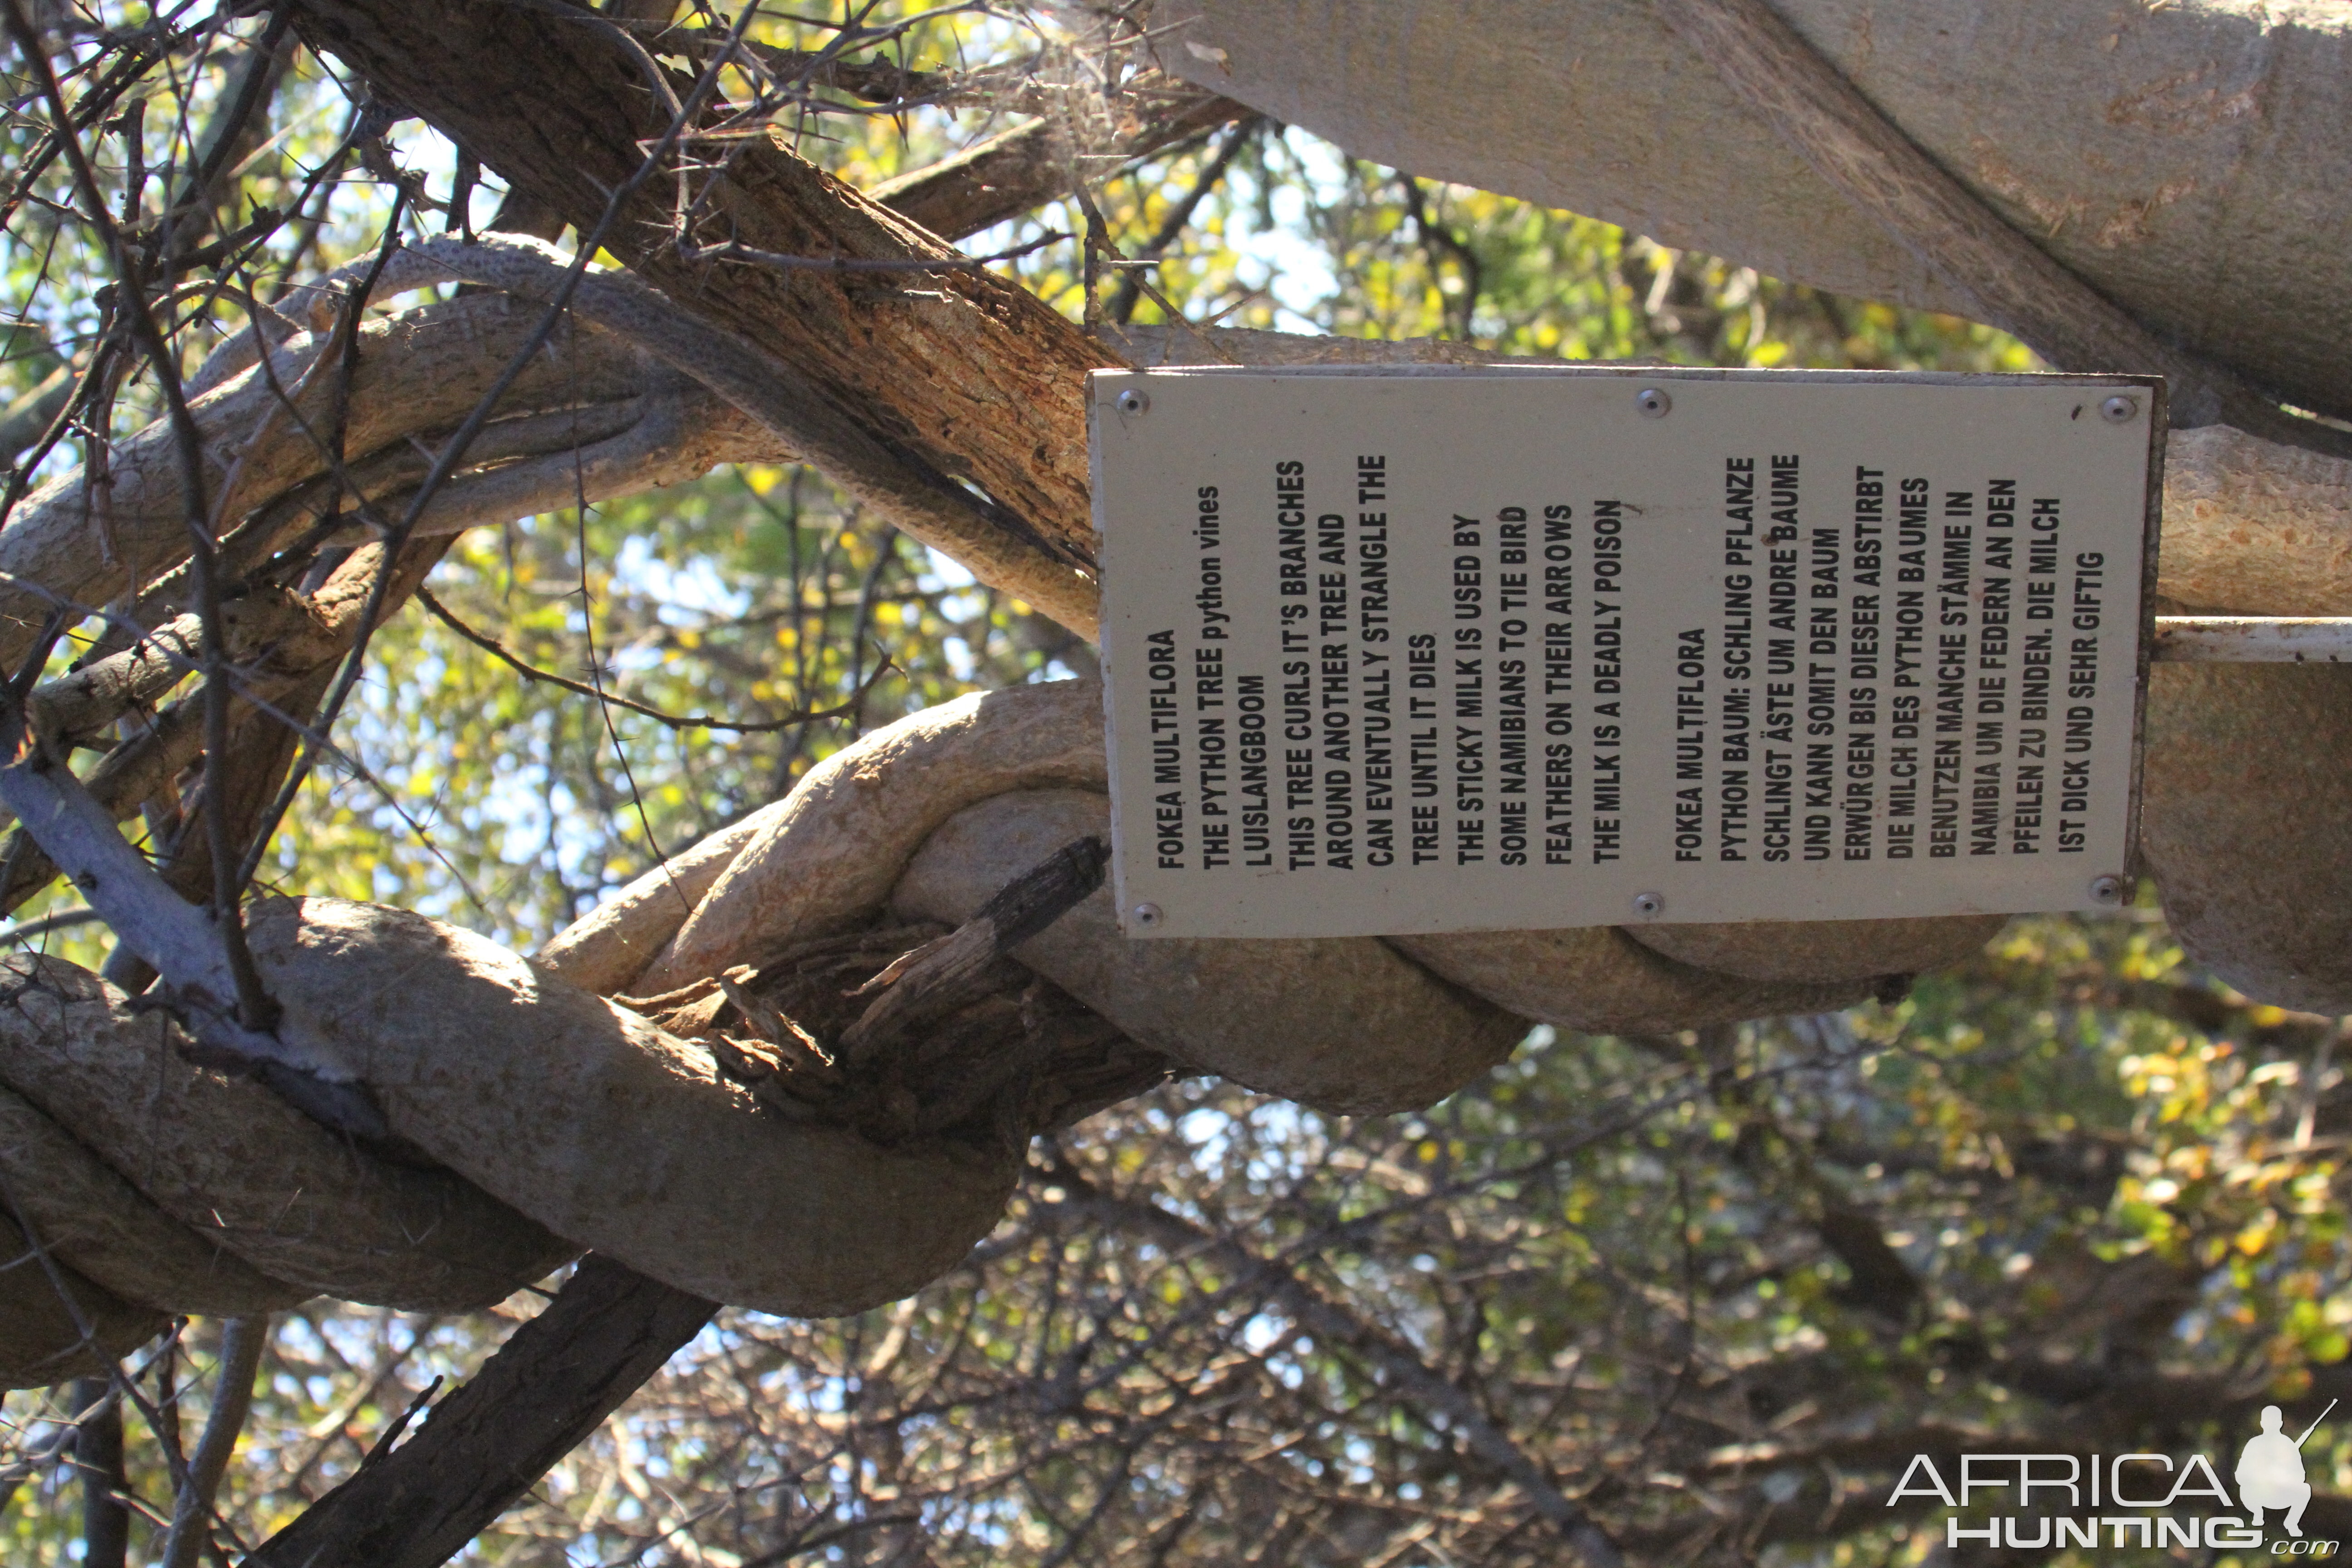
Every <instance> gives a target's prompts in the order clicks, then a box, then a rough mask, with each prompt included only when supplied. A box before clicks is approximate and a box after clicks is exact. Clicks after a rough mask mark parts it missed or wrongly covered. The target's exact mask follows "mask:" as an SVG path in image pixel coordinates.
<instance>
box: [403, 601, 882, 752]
mask: <svg viewBox="0 0 2352 1568" xmlns="http://www.w3.org/2000/svg"><path fill="white" fill-rule="evenodd" d="M416 597H417V598H418V600H420V601H421V602H422V603H423V604H424V605H425V608H426V609H428V610H430V611H432V612H433V613H434V614H435V615H436V616H439V617H440V619H441V623H442V625H444V626H447V627H448V628H449V629H450V630H451V631H453V632H456V633H457V635H458V636H459V637H464V638H465V639H466V640H467V642H469V643H472V644H473V645H474V646H475V647H478V648H480V649H481V650H482V651H483V652H484V653H487V654H488V655H489V656H490V657H491V658H495V659H497V660H499V662H500V663H501V664H504V665H506V666H507V667H508V668H510V669H512V670H513V671H514V672H515V673H516V674H518V675H520V676H521V677H523V678H524V679H527V680H536V681H541V682H544V683H545V684H547V685H549V686H554V687H559V688H561V689H563V690H565V691H570V692H572V693H575V694H576V695H578V696H582V697H593V698H594V699H595V700H597V701H599V702H609V703H611V704H612V705H613V706H614V707H615V708H620V709H625V710H627V711H629V712H631V713H637V714H642V715H643V716H644V717H646V718H647V719H651V720H652V721H654V722H656V723H657V724H667V725H668V726H669V727H670V728H671V729H673V730H727V731H732V732H734V733H736V734H741V735H766V734H772V733H773V732H775V731H778V730H789V729H791V728H793V726H794V725H796V724H814V723H815V722H817V721H819V720H822V719H839V718H842V717H844V716H845V715H847V714H850V713H854V712H856V710H857V705H858V703H859V701H860V700H862V699H863V698H864V697H865V695H866V689H867V688H869V687H871V686H872V685H873V684H874V683H875V682H876V681H877V680H879V679H882V678H883V676H885V675H887V674H888V673H889V672H890V671H891V670H893V669H896V668H898V666H897V665H896V664H894V663H892V662H891V659H890V655H889V653H888V651H887V649H885V650H881V651H882V663H881V665H880V667H879V668H877V669H876V670H875V671H874V673H873V674H872V675H870V676H868V677H866V679H865V680H863V681H862V682H860V683H859V685H858V688H857V690H856V693H855V694H853V695H852V696H851V697H850V698H849V699H848V700H846V701H844V702H840V703H837V704H835V706H834V707H831V708H813V709H804V710H802V711H800V712H797V713H787V714H786V715H784V717H782V718H781V719H761V720H753V721H746V720H741V719H719V718H714V717H712V716H711V715H709V714H708V713H666V712H664V711H662V710H660V709H658V708H654V707H649V706H647V705H646V703H643V702H637V701H634V700H631V699H629V698H626V697H623V696H621V695H619V694H618V693H616V692H613V691H608V690H606V689H604V688H603V687H601V686H592V685H589V684H588V683H587V682H585V681H580V680H574V679H572V678H571V677H569V676H563V675H558V674H556V673H555V672H554V671H553V670H551V669H541V668H539V667H538V666H537V665H534V664H530V663H529V662H527V661H525V660H524V659H523V658H520V656H519V655H517V654H516V653H515V652H514V651H513V650H512V649H510V648H509V647H507V646H506V644H504V643H502V642H500V641H499V640H498V639H497V638H496V637H491V636H489V635H488V633H486V632H478V631H476V630H475V629H474V628H473V627H472V626H467V624H466V623H465V622H464V621H463V620H461V619H459V618H458V616H457V613H456V612H455V611H453V610H451V609H450V608H449V606H448V605H445V604H443V603H442V602H441V601H440V600H439V599H436V598H435V597H434V596H433V594H432V591H431V590H429V589H425V588H419V589H417V590H416Z"/></svg>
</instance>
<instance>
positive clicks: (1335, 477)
mask: <svg viewBox="0 0 2352 1568" xmlns="http://www.w3.org/2000/svg"><path fill="white" fill-rule="evenodd" d="M1091 405H1092V414H1093V441H1094V460H1095V486H1094V493H1095V507H1096V525H1097V528H1098V530H1099V531H1100V532H1101V541H1100V544H1101V550H1102V562H1103V568H1104V570H1103V583H1104V587H1105V603H1104V617H1103V651H1104V658H1105V663H1106V665H1107V668H1108V706H1109V721H1110V762H1111V784H1112V796H1113V803H1114V821H1115V828H1114V836H1113V841H1114V865H1113V877H1114V879H1115V888H1116V891H1117V896H1118V902H1119V908H1120V910H1121V918H1122V920H1123V921H1124V923H1125V925H1126V929H1127V930H1128V931H1129V932H1130V933H1131V934H1134V935H1139V936H1141V935H1164V936H1184V937H1202V936H1253V937H1264V936H1339V935H1369V934H1381V933H1403V932H1417V931H1477V930H1508V929H1517V928H1543V927H1560V926H1587V925H1622V924H1630V923H1638V922H1641V921H1780V920H1847V919H1868V918H1881V917H1886V916H1897V915H1934V914H1956V913H1964V912H1970V911H1982V912H1993V911H2024V910H2069V909H2087V908H2093V907H2095V906H2098V905H2100V904H2107V903H2113V902H2115V901H2116V900H2117V899H2118V898H2120V897H2122V896H2124V895H2125V894H2126V892H2127V889H2128V886H2129V884H2128V880H2127V879H2128V877H2129V875H2130V868H2131V863H2132V850H2133V837H2134V829H2135V798H2136V785H2137V758H2138V750H2137V743H2138V718H2139V700H2140V691H2141V688H2142V685H2143V677H2144V672H2145V665H2144V662H2143V654H2142V648H2143V643H2144V638H2143V635H2142V633H2143V627H2144V624H2145V622H2146V617H2147V614H2148V608H2147V600H2148V593H2147V582H2146V580H2145V574H2146V572H2147V565H2148V563H2152V562H2153V560H2154V551H2153V547H2152V540H2151V537H2150V535H2151V531H2152V530H2151V511H2150V497H2149V489H2148V485H2149V474H2150V466H2151V461H2152V453H2153V452H2154V451H2156V450H2157V448H2156V446H2155V441H2154V432H2155V431H2156V430H2157V429H2158V427H2159V423H2160V421H2161V418H2162V412H2163V411H2162V395H2161V388H2160V386H2158V384H2154V383H2151V382H2147V381H2144V380H2133V379H2130V378H2092V377H2080V376H2056V375H2049V376H1960V375H1927V374H1916V375H1915V374H1868V373H1837V372H1771V371H1754V372H1722V371H1667V370H1632V371H1628V370H1622V369H1618V368H1613V367H1612V368H1605V369H1604V368H1597V367H1596V368H1577V367H1562V368H1559V369H1552V368H1549V367H1546V368H1540V369H1504V368H1494V369H1472V370H1452V369H1444V370H1427V371H1423V370H1418V369H1415V370H1410V371H1404V372H1399V371H1397V370H1394V369H1388V368H1383V369H1381V370H1379V371H1364V370H1352V371H1299V370H1291V371H1255V370H1242V369H1230V370H1229V369H1211V370H1175V371H1154V372H1134V373H1127V372H1118V373H1113V372H1102V373H1098V374H1097V375H1096V376H1095V377H1094V379H1093V388H1092V397H1091Z"/></svg>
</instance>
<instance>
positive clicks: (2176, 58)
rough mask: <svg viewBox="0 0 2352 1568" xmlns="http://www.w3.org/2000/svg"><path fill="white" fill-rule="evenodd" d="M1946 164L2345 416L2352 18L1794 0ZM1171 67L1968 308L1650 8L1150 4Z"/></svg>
mask: <svg viewBox="0 0 2352 1568" xmlns="http://www.w3.org/2000/svg"><path fill="white" fill-rule="evenodd" d="M1775 9H1777V10H1778V11H1779V12H1780V15H1781V16H1783V17H1785V18H1786V19H1787V20H1788V21H1789V22H1790V24H1791V25H1793V26H1795V28H1796V29H1797V30H1798V32H1800V33H1801V34H1802V35H1803V36H1804V37H1805V38H1806V39H1807V40H1808V41H1809V42H1810V43H1811V44H1812V46H1813V47H1815V48H1816V49H1818V50H1819V51H1821V52H1822V54H1823V55H1824V56H1826V57H1827V58H1829V59H1830V60H1831V61H1832V63H1833V64H1835V65H1836V66H1837V67H1838V68H1840V69H1841V70H1843V72H1844V73H1845V74H1846V75H1847V76H1848V77H1849V78H1850V79H1852V80H1853V83H1854V85H1855V86H1856V87H1857V88H1859V89H1861V91H1862V93H1863V94H1864V96H1865V97H1866V98H1868V99H1869V100H1871V101H1872V102H1874V104H1876V105H1877V106H1878V108H1879V109H1880V110H1882V111H1884V112H1885V113H1886V114H1887V115H1888V116H1889V117H1891V118H1892V119H1893V120H1894V121H1895V122H1896V123H1897V124H1898V125H1900V126H1901V128H1902V129H1903V131H1904V132H1906V134H1907V135H1908V136H1909V137H1910V138H1911V139H1912V140H1913V141H1914V142H1916V143H1917V144H1918V145H1919V146H1920V147H1921V148H1923V149H1924V150H1925V151H1926V152H1927V153H1928V154H1929V155H1930V156H1931V157H1933V158H1934V159H1936V160H1937V162H1938V163H1941V164H1942V165H1943V166H1944V167H1945V168H1946V169H1948V170H1949V171H1950V172H1951V173H1952V174H1955V175H1957V176H1958V177H1959V179H1960V180H1961V181H1962V183H1963V184H1966V185H1967V186H1969V189H1971V190H1972V191H1974V192H1975V193H1976V194H1977V195H1979V197H1981V198H1983V199H1984V200H1985V201H1987V202H1988V203H1990V205H1992V206H1993V208H1994V209H1995V210H1996V211H1998V212H2000V214H2001V215H2002V216H2004V217H2006V218H2008V219H2009V220H2010V222H2011V223H2012V224H2014V225H2015V226H2017V227H2019V228H2020V229H2021V230H2023V231H2024V232H2026V233H2028V234H2031V235H2032V236H2033V237H2035V238H2037V239H2038V240H2040V241H2041V242H2042V244H2043V245H2044V246H2045V247H2046V248H2047V249H2048V250H2049V251H2050V252H2051V254H2052V255H2053V256H2055V257H2056V258H2058V259H2059V260H2060V261H2062V262H2063V263H2064V264H2065V265H2066V266H2067V267H2068V268H2072V269H2073V270H2074V272H2076V273H2077V274H2079V275H2080V276H2082V277H2083V278H2084V279H2087V280H2088V281H2089V282H2091V283H2092V284H2093V285H2094V286H2095V287H2096V288H2097V289H2100V290H2101V291H2102V292H2103V293H2105V294H2106V295H2107V297H2108V298H2110V299H2112V300H2115V301H2116V303H2118V304H2120V305H2122V306H2123V307H2124V308H2125V309H2126V310H2130V311H2131V312H2132V313H2133V314H2135V315H2137V317H2139V318H2140V320H2141V321H2144V322H2146V323H2147V325H2148V326H2150V327H2151V328H2153V329H2154V330H2155V331H2157V332H2158V334H2159V335H2162V336H2165V337H2168V338H2172V339H2176V340H2178V341H2179V342H2182V343H2183V344H2184V345H2185V346H2188V347H2189V348H2192V349H2195V350H2197V351H2198V352H2200V353H2204V354H2206V355H2208V356H2210V358H2212V359H2215V360H2218V361H2221V362H2222V363H2227V364H2230V365H2231V366H2233V367H2235V368H2236V369H2237V370H2238V371H2239V372H2240V373H2241V374H2243V375H2245V376H2246V377H2247V378H2248V379H2249V380H2252V381H2253V382H2256V383H2258V384H2264V385H2267V386H2270V387H2272V388H2274V389H2275V390H2277V391H2279V392H2281V393H2283V394H2284V395H2287V396H2288V397H2289V398H2290V399H2291V400H2292V401H2294V402H2295V403H2297V404H2300V405H2304V406H2306V407H2311V408H2316V409H2318V410H2320V411H2322V412H2326V413H2333V414H2336V415H2342V414H2345V413H2346V412H2347V411H2352V373H2347V369H2346V366H2347V364H2352V311H2347V310H2346V309H2345V308H2344V306H2343V303H2342V301H2343V300H2345V299H2346V298H2347V294H2352V181H2347V180H2346V179H2345V177H2344V142H2343V128H2344V126H2345V124H2346V123H2347V119H2352V11H2347V8H2346V7H2345V6H2343V5H2332V4H2317V3H2308V0H2307V3H2303V4H2296V3H2293V0H2288V3H2285V4H2256V3H2254V0H2189V3H2185V4H2175V5H2163V6H2154V5H2112V4H2109V3H2108V0H1906V3H1905V4H1902V5H1893V4H1887V3H1886V0H1776V3H1775ZM1151 22H1152V24H1153V26H1156V27H1166V28H1173V29H1175V30H1174V31H1172V32H1171V33H1170V34H1169V35H1168V36H1167V41H1166V42H1164V43H1162V44H1161V45H1160V47H1159V51H1158V53H1159V56H1160V60H1161V62H1162V63H1163V64H1164V65H1166V66H1167V67H1168V68H1170V69H1171V70H1173V71H1176V72H1178V73H1180V74H1181V75H1184V76H1188V77H1190V78H1192V79H1193V80H1195V81H1197V82H1200V83H1201V84H1202V85H1204V86H1207V87H1210V88H1213V89H1215V90H1216V91H1218V92H1221V93H1223V94H1224V95H1226V96H1227V97H1229V98H1234V99H1237V100H1240V101H1242V102H1244V103H1246V104H1248V105H1250V106H1251V107H1252V108H1255V109H1258V110H1264V111H1265V112H1267V113H1269V114H1272V115H1275V116H1276V117H1277V118H1279V119H1281V120H1283V121H1286V122H1288V123H1291V124H1296V125H1299V126H1303V127H1305V128H1306V129H1307V130H1310V131H1313V132H1317V133H1318V134H1320V135H1323V136H1327V137H1329V138H1330V139H1331V140H1333V141H1335V142H1339V144H1340V145H1341V146H1343V147H1345V148H1347V149H1348V150H1349V152H1350V153H1356V154H1358V155H1359V156H1361V157H1366V158H1371V159H1375V160H1378V161H1379V162H1381V163H1389V164H1393V165H1396V166H1398V167H1402V168H1404V169H1407V170H1410V171H1411V172H1412V173H1414V174H1422V175H1424V176H1428V177H1433V178H1437V179H1444V180H1454V181H1458V182H1461V183H1462V184H1471V185H1476V186H1479V187H1481V188H1483V189H1486V190H1493V191H1500V192H1503V193H1505V194H1507V195H1517V196H1525V197H1528V198H1529V199H1531V200H1535V201H1540V202H1543V203H1546V204H1548V205H1553V206H1558V207H1565V208H1567V209H1569V210H1570V211H1573V212H1579V213H1584V214H1588V215H1591V216H1595V217H1600V218H1605V219H1607V220H1609V221H1611V222H1612V223H1619V224H1622V225H1624V226H1627V227H1629V228H1632V229H1633V230H1635V231H1636V232H1638V233H1642V234H1646V235H1650V236H1653V237H1655V238H1657V239H1659V240H1661V241H1663V242H1664V243H1665V244H1668V245H1674V246H1681V247H1695V248H1697V249H1701V250H1706V251H1709V252H1712V253H1714V254H1716V255H1719V256H1725V257H1728V258H1732V259H1734V260H1737V261H1740V262H1744V263H1746V264H1748V265H1749V266H1753V267H1757V268H1761V269H1762V270H1764V271H1766V272H1769V273H1772V274H1774V275H1776V276H1779V277H1783V278H1790V279H1796V280H1798V281H1801V282H1806V283H1812V284H1816V285H1818V286H1820V287H1822V288H1825V289H1835V290H1837V291H1839V292H1841V293H1848V294H1858V295H1863V296H1866V297H1869V298H1874V299H1882V300H1895V301H1896V302H1899V303H1902V304H1906V305H1916V306H1921V307H1925V308H1928V309H1933V310H1963V311H1964V310H1966V308H1967V307H1966V302H1965V300H1963V299H1961V298H1960V297H1959V296H1958V294H1957V293H1956V291H1955V290H1953V289H1951V288H1949V287H1948V286H1947V285H1945V284H1944V283H1942V282H1940V281H1938V279H1937V278H1936V277H1935V275H1934V274H1933V272H1932V271H1931V270H1930V269H1929V268H1927V266H1926V265H1924V264H1923V263H1922V262H1921V261H1919V260H1918V259H1917V258H1914V257H1913V256H1911V255H1910V254H1908V253H1906V251H1905V250H1904V249H1903V247H1901V246H1899V245H1898V244H1896V243H1895V240H1893V239H1892V238H1890V237H1888V236H1887V235H1886V234H1885V232H1884V231H1883V230H1882V229H1880V228H1879V227H1878V226H1876V225H1875V224H1874V223H1873V222H1872V221H1871V220H1869V219H1868V218H1867V217H1865V216H1863V215H1862V214H1861V213H1860V212H1859V211H1857V210H1856V209H1855V208H1854V207H1853V205H1852V204H1850V203H1849V202H1848V201H1847V200H1846V199H1845V198H1844V197H1843V195H1840V194H1839V193H1838V192H1837V191H1836V190H1835V189H1834V188H1832V186H1831V185H1830V184H1828V183H1827V182H1826V181H1825V180H1824V179H1823V178H1822V176H1821V175H1820V174H1816V173H1815V172H1814V170H1813V169H1812V168H1811V166H1809V165H1808V164H1807V163H1806V162H1805V161H1804V159H1803V158H1802V157H1801V156H1800V155H1799V154H1798V153H1796V152H1794V151H1793V150H1791V149H1790V147H1789V146H1788V145H1787V144H1786V143H1785V142H1783V141H1782V140H1781V138H1780V136H1779V135H1777V134H1775V132H1774V131H1773V129H1772V128H1771V127H1770V126H1769V125H1768V124H1766V123H1765V122H1764V121H1762V120H1761V119H1760V118H1759V117H1758V115H1757V114H1756V113H1755V112H1754V111H1753V110H1750V109H1748V107H1747V106H1746V104H1745V103H1744V102H1742V101H1741V100H1740V99H1739V98H1738V96H1737V95H1736V94H1735V93H1734V92H1733V90H1732V89H1730V88H1728V87H1727V86H1726V85H1725V83H1724V82H1723V81H1722V80H1721V79H1720V78H1718V76H1717V73H1716V72H1715V70H1714V69H1713V68H1710V67H1709V66H1708V65H1707V64H1706V62H1705V61H1703V60H1702V59H1700V58H1698V57H1697V55H1696V54H1695V53H1694V52H1693V51H1692V50H1691V49H1690V47H1688V46H1687V45H1686V44H1685V43H1684V42H1683V41H1681V40H1680V39H1678V38H1677V37H1675V36H1674V35H1673V34H1671V33H1670V32H1669V31H1668V30H1667V28H1666V26H1665V25H1664V22H1663V21H1662V20H1661V19H1660V17H1659V16H1658V15H1657V13H1656V12H1655V11H1654V8H1653V7H1652V6H1651V5H1649V4H1647V3H1646V0H1578V3H1576V4H1572V5H1508V4H1505V3H1503V0H1274V3H1269V0H1160V3H1159V4H1158V5H1156V6H1155V7H1154V8H1153V12H1152V16H1151Z"/></svg>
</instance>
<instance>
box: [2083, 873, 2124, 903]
mask: <svg viewBox="0 0 2352 1568" xmlns="http://www.w3.org/2000/svg"><path fill="white" fill-rule="evenodd" d="M2091 898H2092V900H2093V901H2094V902H2096V903H2102V904H2120V903H2122V902H2123V901H2124V879H2122V878H2121V877H2094V878H2092V879H2091Z"/></svg>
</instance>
